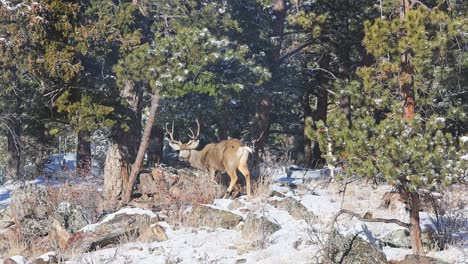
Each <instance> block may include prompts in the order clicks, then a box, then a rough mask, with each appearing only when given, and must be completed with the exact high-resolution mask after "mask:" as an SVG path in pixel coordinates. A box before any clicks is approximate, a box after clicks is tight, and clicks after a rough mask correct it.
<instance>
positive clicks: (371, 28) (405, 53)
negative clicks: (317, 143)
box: [318, 1, 468, 254]
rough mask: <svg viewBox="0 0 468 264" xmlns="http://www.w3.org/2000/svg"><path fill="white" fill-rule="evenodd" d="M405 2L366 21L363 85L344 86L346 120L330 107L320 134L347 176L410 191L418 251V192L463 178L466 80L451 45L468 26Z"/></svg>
mask: <svg viewBox="0 0 468 264" xmlns="http://www.w3.org/2000/svg"><path fill="white" fill-rule="evenodd" d="M407 2H408V1H402V2H401V3H402V9H400V12H404V13H405V14H404V16H403V17H400V18H391V19H390V20H386V19H377V20H375V21H374V22H367V23H366V24H365V32H366V36H365V38H364V45H365V47H366V49H367V51H368V52H369V53H370V54H371V55H372V56H373V57H374V58H375V59H376V63H375V65H373V66H370V67H361V68H359V70H358V75H359V76H360V78H362V84H361V83H359V82H353V83H351V85H349V86H348V88H347V89H348V91H349V94H351V102H352V109H353V112H352V126H351V127H346V126H343V125H342V124H343V122H344V120H346V117H345V116H344V115H343V113H341V112H339V111H334V112H333V113H332V117H331V121H330V122H329V123H328V124H327V125H328V127H325V126H324V125H323V124H321V126H322V127H321V128H322V129H319V131H318V133H320V134H321V136H320V138H321V140H322V142H324V143H325V142H327V141H331V142H332V145H333V148H332V149H333V152H334V153H333V155H331V156H330V157H331V158H332V160H330V162H334V163H335V164H337V163H341V164H342V166H343V167H345V168H346V176H347V177H350V176H352V175H357V176H364V177H369V178H373V179H376V180H377V181H385V182H387V183H390V184H392V185H394V186H395V187H396V189H397V190H399V191H400V192H402V193H405V194H407V195H408V196H407V197H409V198H408V204H409V207H410V233H411V240H412V249H413V252H414V253H415V254H424V251H423V247H422V243H421V237H420V232H421V231H420V227H419V194H418V193H419V191H420V190H422V189H427V190H438V189H441V188H443V186H445V185H449V184H453V183H456V182H458V181H461V180H466V179H464V177H466V171H467V163H466V161H464V160H463V159H462V158H461V157H462V155H463V154H464V153H466V151H467V149H466V144H464V143H462V142H460V141H459V140H458V139H457V138H459V137H460V136H461V135H464V134H466V133H467V132H468V131H467V130H466V129H463V127H464V125H463V123H465V122H466V118H467V117H466V104H465V105H464V104H460V103H459V99H460V98H463V97H464V96H465V95H463V94H460V93H458V92H457V91H458V90H459V89H460V88H462V87H460V86H459V85H457V84H454V82H453V80H458V82H461V83H462V84H461V85H462V86H463V85H466V80H465V78H466V65H467V64H466V63H467V60H466V55H463V52H460V50H459V48H458V46H456V45H453V44H454V43H456V41H457V39H458V38H462V36H461V35H462V34H463V33H462V32H463V31H464V30H463V28H464V27H466V26H464V25H463V23H461V21H463V19H464V18H463V17H456V16H450V15H449V14H448V12H447V9H446V8H447V7H446V6H445V9H444V7H443V6H439V7H437V8H432V9H429V7H427V6H421V5H419V6H418V5H412V4H407ZM454 47H455V48H454ZM462 89H463V88H462ZM465 90H466V88H465ZM440 102H443V103H440ZM462 109H465V114H464V111H463V110H462ZM455 128H456V129H455ZM323 150H324V151H326V149H323Z"/></svg>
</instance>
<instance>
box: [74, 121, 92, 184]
mask: <svg viewBox="0 0 468 264" xmlns="http://www.w3.org/2000/svg"><path fill="white" fill-rule="evenodd" d="M90 137H91V133H90V132H89V131H87V130H80V131H78V146H77V151H76V153H77V168H76V170H77V173H78V175H81V176H89V175H90V172H91V142H90V141H89V138H90Z"/></svg>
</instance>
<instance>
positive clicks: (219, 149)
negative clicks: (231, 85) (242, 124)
mask: <svg viewBox="0 0 468 264" xmlns="http://www.w3.org/2000/svg"><path fill="white" fill-rule="evenodd" d="M196 122H197V126H198V129H197V134H196V135H195V134H194V133H193V130H192V129H190V133H191V136H190V140H189V141H188V142H187V143H182V142H180V141H177V140H175V139H174V135H173V134H174V123H172V130H171V131H169V129H168V128H167V124H166V133H167V134H168V135H169V137H170V139H168V140H169V146H171V148H172V149H173V150H176V151H180V152H179V157H180V158H181V159H182V160H184V161H188V162H189V163H190V166H191V167H194V168H196V169H199V170H202V171H206V172H208V173H209V175H210V177H211V180H213V181H214V178H215V174H216V172H217V171H219V172H221V173H224V172H226V173H227V174H228V175H229V177H230V179H231V182H230V184H229V187H228V188H227V191H226V195H225V196H224V197H227V196H229V195H230V194H231V192H232V188H233V187H234V185H235V184H236V182H237V179H238V177H237V170H239V171H240V172H241V173H242V174H243V175H244V177H245V183H246V185H247V195H248V196H249V197H250V196H252V187H251V185H250V171H249V167H248V165H247V160H248V158H249V153H252V149H251V148H249V147H247V146H245V145H244V144H243V143H242V141H240V140H239V139H227V140H223V141H221V142H218V143H211V144H208V145H206V146H205V148H203V149H202V150H200V151H198V150H195V149H196V148H197V147H198V145H199V143H200V142H199V140H198V136H199V134H200V123H199V122H198V120H196Z"/></svg>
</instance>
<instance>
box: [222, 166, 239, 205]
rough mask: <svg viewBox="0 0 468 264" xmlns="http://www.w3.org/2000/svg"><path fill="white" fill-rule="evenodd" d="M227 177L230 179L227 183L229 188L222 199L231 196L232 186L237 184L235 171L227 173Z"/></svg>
mask: <svg viewBox="0 0 468 264" xmlns="http://www.w3.org/2000/svg"><path fill="white" fill-rule="evenodd" d="M228 175H229V177H230V178H231V182H230V183H229V187H228V188H227V190H226V194H225V195H224V198H227V197H229V196H230V195H231V192H232V188H234V185H236V183H237V172H236V171H235V170H233V171H229V172H228Z"/></svg>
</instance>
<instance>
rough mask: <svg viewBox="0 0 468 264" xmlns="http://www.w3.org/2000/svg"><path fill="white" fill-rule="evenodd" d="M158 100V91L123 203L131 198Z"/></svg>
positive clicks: (153, 97) (152, 99)
mask: <svg viewBox="0 0 468 264" xmlns="http://www.w3.org/2000/svg"><path fill="white" fill-rule="evenodd" d="M159 99H160V97H159V91H155V92H154V94H153V96H152V97H151V107H150V113H149V118H148V122H147V123H146V125H145V131H144V132H143V136H142V138H141V143H140V147H139V149H138V154H137V157H136V160H135V162H134V163H133V165H132V169H131V171H130V178H129V179H128V184H127V186H126V191H125V196H124V199H123V201H124V202H125V203H129V202H130V200H131V198H132V192H133V186H134V185H135V182H136V179H137V176H138V172H139V171H140V168H141V164H143V159H144V157H145V152H146V149H147V148H148V144H149V138H150V134H151V128H152V127H153V124H154V119H155V117H156V110H157V109H158V105H159Z"/></svg>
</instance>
